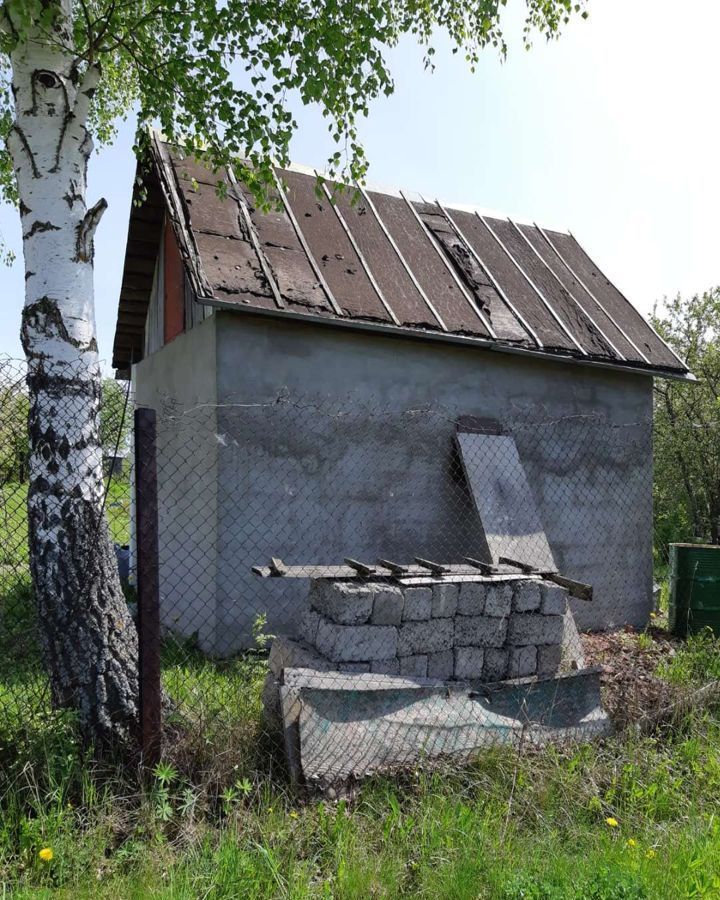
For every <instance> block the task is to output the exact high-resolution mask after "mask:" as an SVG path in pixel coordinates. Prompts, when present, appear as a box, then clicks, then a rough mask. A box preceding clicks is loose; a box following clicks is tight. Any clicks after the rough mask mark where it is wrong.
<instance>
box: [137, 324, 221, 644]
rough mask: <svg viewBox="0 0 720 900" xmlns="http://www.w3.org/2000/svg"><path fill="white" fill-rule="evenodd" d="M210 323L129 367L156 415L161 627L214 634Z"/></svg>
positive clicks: (141, 399) (211, 637)
mask: <svg viewBox="0 0 720 900" xmlns="http://www.w3.org/2000/svg"><path fill="white" fill-rule="evenodd" d="M216 372H217V365H216V337H215V319H214V317H210V318H209V319H206V320H205V321H204V322H203V323H202V324H201V325H198V326H197V327H195V328H193V329H192V330H191V331H188V332H186V333H185V334H182V335H180V336H179V337H177V338H175V339H174V340H173V341H171V342H170V343H169V344H166V345H165V346H164V347H162V348H161V349H160V350H158V351H157V352H155V353H153V354H151V355H150V356H148V357H147V358H146V359H144V360H143V361H142V362H140V363H138V364H136V365H135V366H133V373H132V379H133V383H134V387H135V401H136V403H137V404H138V405H140V406H150V407H152V408H153V409H155V410H157V414H158V426H157V430H158V520H159V540H160V611H161V618H162V624H163V625H164V627H165V628H167V629H170V630H172V631H173V632H175V633H177V634H179V635H182V636H184V637H188V638H190V637H192V636H194V635H196V636H197V639H198V641H199V642H200V644H201V646H203V647H204V648H207V649H208V650H212V649H214V648H215V645H216V633H217V616H216V608H217V591H216V578H217V545H218V484H219V482H218V452H217V451H218V443H217V437H216V434H217V427H216V426H217V420H216V414H217V379H216Z"/></svg>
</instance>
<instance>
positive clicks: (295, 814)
mask: <svg viewBox="0 0 720 900" xmlns="http://www.w3.org/2000/svg"><path fill="white" fill-rule="evenodd" d="M290 818H291V819H297V818H298V814H297V813H296V812H295V810H293V811H292V812H291V813H290Z"/></svg>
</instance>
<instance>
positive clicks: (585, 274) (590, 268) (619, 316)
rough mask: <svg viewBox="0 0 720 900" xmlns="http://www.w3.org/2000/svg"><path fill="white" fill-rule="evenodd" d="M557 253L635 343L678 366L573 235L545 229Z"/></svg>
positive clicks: (652, 357) (664, 362) (652, 355)
mask: <svg viewBox="0 0 720 900" xmlns="http://www.w3.org/2000/svg"><path fill="white" fill-rule="evenodd" d="M546 234H547V236H548V237H549V239H550V241H551V242H552V244H553V246H554V247H555V249H556V250H557V251H558V253H559V254H560V256H561V257H562V258H563V259H564V260H565V262H566V263H567V264H568V265H569V266H570V268H571V269H572V270H573V272H575V274H576V275H577V277H578V278H579V279H580V280H581V281H582V282H583V284H585V285H586V286H587V288H588V289H589V290H590V291H591V292H592V293H593V294H594V295H595V296H596V297H597V298H598V300H599V301H600V303H602V305H603V306H604V307H605V309H606V310H607V312H608V315H610V316H611V317H612V318H613V320H614V321H615V322H617V324H618V326H619V327H620V328H621V329H622V330H623V331H624V332H625V334H627V336H628V337H629V338H630V339H631V341H632V342H633V343H634V344H635V346H636V347H637V348H638V349H639V350H640V351H641V352H642V353H643V354H644V355H645V357H647V359H648V360H650V361H652V362H654V363H655V364H656V365H661V366H672V367H677V366H678V365H680V363H679V361H678V359H677V357H676V356H675V355H674V354H673V353H672V351H670V350H669V349H668V348H667V346H666V345H665V344H664V343H663V341H661V340H660V338H659V337H657V335H656V334H655V333H654V332H653V330H652V329H651V328H650V327H649V325H648V323H647V322H646V321H645V320H644V319H643V317H642V316H641V315H640V313H639V312H638V311H637V310H636V309H635V307H634V306H633V305H632V304H631V303H630V302H629V301H628V300H627V298H626V297H624V296H623V295H622V294H621V293H620V291H619V290H618V289H617V288H616V287H615V285H614V284H612V282H611V281H610V280H609V279H608V278H607V277H606V276H605V275H603V273H602V272H601V271H600V269H599V268H598V267H597V266H596V265H595V263H594V262H593V261H592V260H591V259H590V257H589V256H588V255H587V253H586V252H585V251H584V250H583V248H582V247H581V246H580V244H578V242H577V241H576V240H575V238H574V237H573V236H572V235H570V234H563V233H562V232H559V231H546Z"/></svg>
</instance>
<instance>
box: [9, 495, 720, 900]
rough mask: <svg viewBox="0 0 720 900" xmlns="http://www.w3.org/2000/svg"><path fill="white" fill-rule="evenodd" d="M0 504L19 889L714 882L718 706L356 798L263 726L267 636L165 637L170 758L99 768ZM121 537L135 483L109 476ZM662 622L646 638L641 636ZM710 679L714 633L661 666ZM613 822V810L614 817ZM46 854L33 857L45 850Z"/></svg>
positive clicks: (494, 754)
mask: <svg viewBox="0 0 720 900" xmlns="http://www.w3.org/2000/svg"><path fill="white" fill-rule="evenodd" d="M2 491H3V493H2V497H1V498H0V499H1V500H2V509H3V515H4V516H5V523H6V524H5V525H4V526H3V524H2V520H0V548H2V549H0V553H1V554H4V556H3V557H2V559H1V560H0V565H4V566H6V569H5V570H4V572H3V570H2V569H0V586H1V587H2V590H0V709H2V710H3V711H4V712H5V711H10V712H12V713H13V715H12V716H5V717H3V718H2V720H1V721H2V722H3V725H2V726H1V727H0V886H1V887H2V894H1V895H2V896H6V895H8V896H12V897H17V898H30V897H32V898H43V897H61V898H73V900H75V898H85V897H87V898H93V900H96V898H113V900H115V898H183V900H184V898H188V900H190V898H192V900H195V898H244V897H253V898H258V900H259V898H276V897H280V898H297V900H300V898H303V900H304V898H343V900H344V898H348V900H355V898H357V900H365V898H396V897H427V898H438V897H439V898H451V900H465V898H467V900H470V898H473V900H475V898H497V900H523V898H529V900H616V898H617V900H623V898H632V900H638V898H648V900H655V898H673V900H674V898H702V897H707V898H720V824H719V821H718V816H717V798H718V796H720V753H718V748H719V747H720V711H719V710H718V709H715V708H709V709H705V710H695V711H692V712H690V713H688V714H687V715H686V716H685V718H683V719H682V720H681V721H676V722H675V723H673V725H672V727H670V726H667V727H664V728H663V730H662V731H661V732H659V733H656V734H654V735H652V736H649V737H647V736H646V737H640V736H632V735H625V736H623V737H620V738H616V739H613V740H608V741H606V742H604V743H603V744H595V745H588V746H581V747H576V748H574V749H565V750H560V749H554V748H547V749H545V750H543V751H536V752H530V751H527V752H525V753H522V754H518V753H515V752H513V751H511V750H510V749H507V748H496V749H494V750H491V751H487V752H485V753H483V754H482V755H481V756H480V757H479V758H478V759H477V761H476V762H475V763H474V764H472V765H470V766H468V767H465V768H463V769H462V770H457V769H455V770H453V769H449V768H448V769H445V770H442V771H434V772H430V771H423V770H418V771H417V772H409V773H407V774H406V775H404V776H403V777H401V778H394V779H390V778H379V777H378V778H374V779H370V780H368V781H367V782H366V783H365V784H363V785H362V786H361V788H360V790H359V792H358V795H357V797H356V798H355V799H354V802H353V803H352V805H348V804H347V803H345V802H339V803H330V802H326V801H323V800H320V799H318V798H308V797H307V796H304V795H301V794H298V793H297V792H296V791H295V790H294V789H292V788H291V786H290V785H289V784H288V783H287V781H286V776H285V769H284V765H283V755H282V748H281V747H280V746H279V745H278V743H277V741H275V740H272V739H271V738H270V737H269V736H268V735H267V734H266V733H265V731H264V729H263V722H262V717H261V700H260V697H261V686H262V682H263V679H264V677H265V673H266V661H265V659H264V657H263V654H262V653H248V654H246V655H244V656H242V657H239V658H237V659H234V660H227V661H222V662H217V661H212V660H208V659H207V658H206V657H204V656H203V655H202V654H201V653H200V652H199V651H198V650H197V649H196V648H195V647H194V646H193V644H192V643H191V642H190V643H189V642H180V641H172V640H168V641H167V642H166V644H165V646H164V650H163V658H162V676H163V682H164V685H165V688H166V691H167V693H168V695H169V696H170V697H171V698H172V701H173V706H172V709H170V710H168V711H167V713H166V723H167V726H168V740H167V742H166V750H165V756H164V759H163V762H162V763H161V765H160V766H159V767H158V768H157V769H156V770H155V772H154V773H153V774H152V775H151V776H150V777H146V778H142V777H141V776H140V774H139V773H138V772H133V771H128V769H127V767H126V768H120V767H118V768H113V767H111V766H109V764H105V765H104V766H103V767H101V766H100V765H99V764H98V763H96V762H94V761H93V760H92V758H91V757H90V756H88V755H85V754H84V753H83V751H82V750H81V748H80V747H79V745H78V741H77V735H76V730H75V726H74V721H73V717H72V716H71V715H69V714H67V713H64V714H59V713H53V712H52V711H51V710H50V708H49V703H48V700H47V696H46V687H45V679H44V676H43V673H42V669H41V667H40V663H39V654H38V648H37V644H36V642H35V640H34V627H33V621H32V614H31V609H32V606H31V597H30V588H29V581H28V578H27V555H26V554H27V551H26V550H25V549H24V546H25V545H24V540H25V538H26V535H25V536H24V537H22V538H21V539H18V540H15V538H14V537H13V535H15V529H14V528H13V527H11V526H12V525H13V522H12V518H11V517H10V516H9V513H10V511H11V510H13V509H16V510H21V511H22V512H19V513H16V515H20V516H22V517H23V519H24V500H25V497H24V493H23V489H22V488H19V487H14V488H9V487H8V486H6V487H5V488H3V489H2ZM107 510H108V516H109V519H110V526H111V531H112V533H113V537H114V539H115V540H117V541H118V542H121V543H124V542H126V541H127V537H128V535H127V523H128V508H127V493H126V486H123V485H118V486H115V487H113V488H111V492H110V494H109V496H108V504H107ZM652 641H653V636H652V633H650V632H648V634H646V635H643V636H642V639H641V640H640V643H642V645H643V646H644V645H646V644H647V645H649V643H650V642H652ZM660 674H662V676H663V677H664V678H666V679H667V680H668V681H669V682H672V683H674V684H678V685H687V686H688V687H694V686H696V685H699V684H702V683H705V682H707V680H708V678H710V677H713V678H720V652H719V651H718V644H717V642H716V641H715V640H714V639H712V638H711V637H709V636H706V635H698V636H696V637H693V638H691V639H690V640H689V641H688V642H687V644H686V645H684V646H683V648H682V649H681V650H679V651H678V652H677V653H676V654H675V655H674V656H673V657H672V658H671V659H669V660H667V661H666V662H664V663H663V664H662V670H661V673H660ZM613 823H617V824H613ZM43 849H45V850H50V851H52V859H50V860H43V859H42V858H41V857H40V855H39V854H40V851H41V850H43Z"/></svg>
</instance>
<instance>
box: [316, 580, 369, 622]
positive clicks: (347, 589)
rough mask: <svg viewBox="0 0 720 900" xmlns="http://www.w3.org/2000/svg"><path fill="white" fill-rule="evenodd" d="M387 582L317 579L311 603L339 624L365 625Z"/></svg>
mask: <svg viewBox="0 0 720 900" xmlns="http://www.w3.org/2000/svg"><path fill="white" fill-rule="evenodd" d="M383 587H384V585H380V584H373V583H372V582H364V583H361V584H357V583H354V582H349V581H332V580H330V579H325V578H317V579H315V580H314V581H312V582H311V584H310V606H311V607H312V608H313V609H315V610H317V611H318V612H319V613H321V614H322V615H324V616H326V617H327V618H328V619H330V620H331V621H332V622H336V623H337V624H338V625H363V624H364V623H365V622H367V621H368V619H369V618H370V615H371V613H372V611H373V602H374V600H375V595H376V594H377V593H379V592H380V591H381V590H382V588H383Z"/></svg>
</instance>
